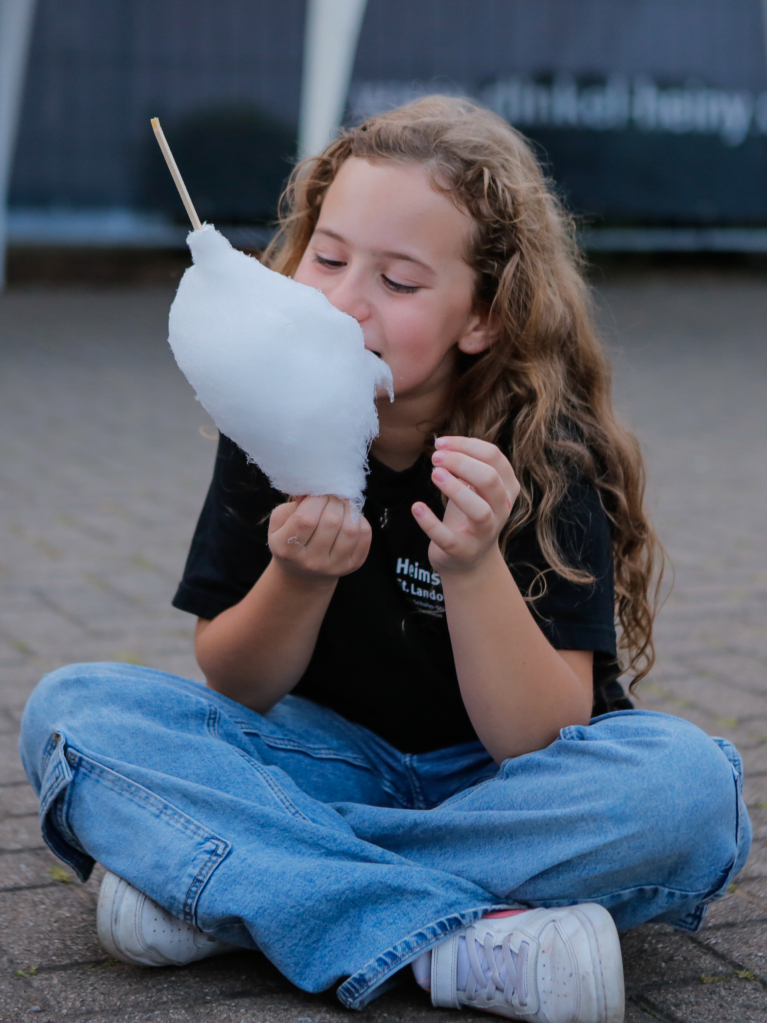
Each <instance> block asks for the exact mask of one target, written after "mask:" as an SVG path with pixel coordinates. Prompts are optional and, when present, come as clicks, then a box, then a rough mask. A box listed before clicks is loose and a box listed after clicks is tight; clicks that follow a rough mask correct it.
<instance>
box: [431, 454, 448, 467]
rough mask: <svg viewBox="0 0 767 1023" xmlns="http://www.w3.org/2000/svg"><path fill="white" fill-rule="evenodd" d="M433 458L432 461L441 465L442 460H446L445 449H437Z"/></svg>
mask: <svg viewBox="0 0 767 1023" xmlns="http://www.w3.org/2000/svg"><path fill="white" fill-rule="evenodd" d="M431 460H432V462H433V463H434V464H435V465H439V464H440V462H444V461H445V452H444V451H435V452H434V454H433V455H432V456H431Z"/></svg>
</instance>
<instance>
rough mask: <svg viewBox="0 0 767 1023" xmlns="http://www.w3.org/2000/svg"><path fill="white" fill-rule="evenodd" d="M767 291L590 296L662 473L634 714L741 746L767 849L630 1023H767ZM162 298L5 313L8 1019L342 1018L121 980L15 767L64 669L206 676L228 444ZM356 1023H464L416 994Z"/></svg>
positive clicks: (1, 751) (642, 280)
mask: <svg viewBox="0 0 767 1023" xmlns="http://www.w3.org/2000/svg"><path fill="white" fill-rule="evenodd" d="M765 283H766V282H763V281H762V280H759V279H756V278H751V279H749V278H746V277H736V276H726V275H722V274H719V275H715V274H710V275H708V276H706V275H705V274H702V273H697V274H695V275H687V276H685V275H684V274H677V275H676V276H670V275H665V276H659V275H655V276H653V275H652V274H650V275H648V274H645V275H644V276H635V277H623V278H616V277H613V278H612V279H610V280H608V281H607V282H606V283H603V285H602V287H601V289H600V301H601V304H602V308H603V318H604V322H605V325H606V330H607V333H608V335H609V336H610V338H611V343H612V345H613V348H614V350H615V367H616V381H617V390H618V400H619V405H620V407H621V409H622V410H623V412H624V415H625V416H626V417H627V418H628V419H629V421H630V422H631V423H632V424H633V425H634V427H635V428H636V430H637V431H638V433H639V435H640V437H641V439H642V442H643V444H644V447H645V449H646V452H647V455H648V458H649V464H650V475H651V504H652V507H653V509H654V512H655V516H656V520H657V523H658V526H659V528H660V532H661V534H662V537H663V539H664V541H665V543H666V546H667V548H668V551H669V554H670V556H671V559H672V561H673V564H674V569H675V577H676V578H675V585H674V588H673V592H672V593H671V596H670V597H669V598H668V600H667V601H666V604H665V606H664V608H663V611H662V612H661V615H660V619H659V628H658V636H659V648H660V657H659V663H658V666H657V668H656V670H655V672H654V674H653V676H652V680H651V681H650V682H649V683H648V684H646V685H645V686H644V688H643V691H642V692H643V702H642V704H641V705H642V706H647V707H650V708H654V709H658V710H664V711H668V712H670V713H672V714H678V715H681V716H682V717H685V718H688V719H690V720H692V721H694V722H696V723H698V724H699V725H701V726H702V727H703V728H704V729H706V730H707V731H709V732H711V733H713V734H720V735H724V736H726V737H728V738H730V739H732V740H733V741H735V742H736V744H737V745H738V746H739V748H740V749H741V751H742V752H743V754H744V758H745V761H746V765H747V772H748V780H747V785H746V789H747V799H748V803H749V806H750V808H751V813H752V816H753V821H754V826H755V835H756V839H755V844H754V851H753V853H752V856H751V859H750V861H749V863H748V865H747V866H746V869H745V870H744V872H743V873H742V875H741V877H740V878H739V879H738V881H737V883H735V884H734V885H733V886H732V891H731V893H730V894H728V895H727V896H726V897H725V898H724V899H723V900H722V901H721V902H720V903H718V904H717V905H716V906H714V907H713V909H712V911H711V912H710V915H709V917H708V920H707V923H706V926H705V927H704V929H703V930H702V931H701V932H700V933H699V934H697V935H692V936H691V935H684V934H681V933H678V932H674V931H672V930H670V929H669V928H667V927H665V926H653V925H648V926H645V927H643V928H640V929H638V930H637V931H635V932H632V933H630V934H628V935H626V936H625V940H624V950H625V961H626V977H627V990H628V994H629V1007H628V1013H627V1018H628V1020H629V1021H631V1023H639V1021H640V1020H641V1021H646V1023H649V1021H650V1020H651V1019H656V1020H657V1019H660V1020H665V1021H667V1023H682V1021H684V1023H698V1021H700V1023H703V1021H711V1023H748V1021H754V1023H756V1021H764V1020H765V1019H767V941H765V937H766V936H767V843H766V842H765V838H767V784H765V778H766V777H767V679H766V678H765V665H767V618H766V617H765V610H766V609H767V523H766V522H765V515H764V509H765V507H766V506H767V473H765V462H766V458H765V451H766V450H767V449H766V448H765V441H766V440H767V421H766V420H765V402H764V380H765V372H766V371H767V348H766V346H765V343H764V324H765V322H766V321H767V288H766V287H765ZM170 298H171V295H170V292H168V291H166V290H163V289H151V288H144V289H132V290H129V289H125V290H118V289H115V290H109V291H103V290H102V291H97V290H93V291H89V290H87V289H83V288H80V289H76V288H73V289H70V290H55V289H49V290H17V291H11V292H10V293H8V294H6V295H5V296H4V297H3V298H2V299H1V300H0V332H1V334H0V337H1V340H2V349H1V351H2V363H1V365H2V372H1V374H0V495H1V500H2V515H1V516H0V587H1V588H2V600H1V602H0V694H1V695H0V960H1V962H0V1020H3V1021H14V1023H16V1021H24V1020H40V1021H46V1020H47V1021H63V1020H70V1019H72V1020H82V1021H87V1023H102V1021H103V1023H106V1021H110V1023H112V1021H114V1023H119V1021H125V1023H128V1021H142V1023H143V1021H149V1020H157V1019H159V1020H161V1021H163V1023H164V1021H168V1023H170V1021H187V1020H189V1021H196V1020H199V1021H209V1020H210V1021H212V1020H216V1023H229V1021H234V1020H237V1021H240V1020H245V1021H253V1023H257V1021H261V1023H272V1021H273V1023H278V1021H283V1020H284V1021H288V1020H290V1021H296V1023H301V1021H303V1023H309V1021H312V1023H314V1021H317V1023H319V1021H330V1020H335V1019H339V1020H340V1019H342V1018H348V1013H346V1012H345V1011H344V1010H343V1009H341V1008H340V1007H339V1005H338V1003H337V1002H336V1001H335V998H334V996H333V995H332V994H326V995H321V996H312V997H310V996H307V995H304V994H302V993H301V992H299V991H297V990H295V989H294V988H293V987H291V986H290V985H289V984H288V983H287V982H286V981H284V980H283V979H282V978H281V977H280V976H279V975H278V974H277V973H276V972H275V970H274V969H273V968H272V967H271V966H270V965H269V964H268V963H267V962H266V961H265V960H264V959H263V958H261V957H259V956H258V955H256V954H245V953H243V954H235V955H230V956H225V957H222V958H221V959H218V960H212V961H210V960H209V961H207V962H203V963H200V964H197V965H194V966H191V967H188V968H185V969H178V970H174V969H164V970H147V971H141V970H137V969H132V968H130V967H127V966H124V965H122V964H119V963H116V962H114V961H113V960H109V959H107V958H106V957H105V955H104V953H103V952H102V950H101V949H100V948H99V946H98V944H97V943H96V940H95V931H94V907H95V899H96V893H97V886H98V881H99V874H98V872H97V873H96V875H95V876H94V877H93V878H92V879H91V880H90V881H89V882H88V883H87V884H85V885H81V884H80V883H79V882H76V881H75V880H74V878H73V877H72V875H71V874H70V872H69V870H68V869H66V868H63V867H62V866H60V865H59V864H58V863H57V861H56V860H55V859H54V857H53V856H52V855H51V854H50V853H49V852H48V851H47V849H46V848H45V846H44V845H43V842H42V840H41V838H40V833H39V830H38V824H37V817H36V800H35V798H34V795H33V793H32V791H31V789H30V788H29V786H28V784H27V783H26V781H25V779H24V775H23V772H22V769H21V766H20V764H19V761H18V756H17V753H16V733H17V726H18V722H19V718H20V714H21V711H22V707H23V705H24V701H25V699H26V697H27V695H28V694H29V692H30V690H31V688H32V686H33V685H34V683H35V682H36V680H37V679H38V678H39V677H40V675H41V674H42V673H43V672H44V671H46V670H48V669H51V668H54V667H56V666H57V665H60V664H63V663H66V662H70V661H76V660H100V659H115V660H123V661H127V662H130V663H142V664H149V665H152V666H154V667H157V668H163V669H166V670H169V671H172V672H177V673H180V674H187V675H191V676H196V677H199V675H198V671H197V668H196V666H195V664H194V661H193V659H192V655H191V638H192V622H191V620H190V619H189V617H188V616H186V615H184V614H182V613H180V612H177V611H175V610H173V609H172V608H171V607H170V605H169V600H170V596H171V594H172V592H173V589H174V586H175V583H176V581H177V579H178V577H179V573H180V570H181V567H182V564H183V560H184V556H185V551H186V546H187V543H188V540H189V537H190V533H191V530H192V526H193V523H194V520H195V517H196V515H197V512H198V510H199V507H200V503H201V500H202V497H203V493H204V490H205V487H206V485H207V479H208V476H209V472H210V468H211V463H212V458H213V453H214V443H213V441H212V440H211V439H210V438H211V436H212V432H211V426H210V423H209V421H208V419H207V418H206V416H205V414H204V413H203V411H202V409H201V408H200V407H199V405H197V404H196V403H195V401H194V400H193V398H192V396H191V394H190V391H189V389H188V387H187V385H186V383H185V381H184V380H183V379H182V377H181V375H180V374H179V373H178V371H177V370H176V369H175V366H174V365H173V362H172V359H171V357H170V355H169V352H168V350H167V346H166V344H165V326H164V322H165V317H166V313H167V308H168V304H169V301H170ZM705 840H706V836H705V834H702V835H701V841H702V842H705ZM469 1015H470V1014H469ZM363 1018H365V1019H368V1020H374V1021H380V1020H384V1019H407V1020H413V1021H421V1020H422V1021H424V1023H426V1021H427V1020H431V1021H434V1023H439V1021H440V1020H444V1021H448V1020H450V1019H455V1018H456V1017H455V1015H454V1014H453V1013H451V1012H447V1011H446V1012H442V1011H441V1010H440V1011H435V1010H431V1009H430V1008H429V1007H428V1005H427V1004H425V1000H424V998H423V996H422V994H421V993H420V992H419V991H418V990H417V989H415V988H414V987H413V986H404V987H402V988H400V989H398V990H395V991H394V992H392V993H390V994H388V995H385V996H384V997H383V998H381V999H380V1000H379V1001H377V1002H375V1003H374V1004H373V1005H372V1006H371V1007H370V1008H369V1009H368V1010H366V1012H365V1013H364V1016H363ZM476 1018H479V1017H476ZM482 1018H486V1017H484V1016H483V1017H482Z"/></svg>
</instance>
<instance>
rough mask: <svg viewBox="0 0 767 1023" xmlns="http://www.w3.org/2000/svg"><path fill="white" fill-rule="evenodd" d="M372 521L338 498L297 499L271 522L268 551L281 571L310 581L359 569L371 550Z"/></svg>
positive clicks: (279, 510) (278, 510)
mask: <svg viewBox="0 0 767 1023" xmlns="http://www.w3.org/2000/svg"><path fill="white" fill-rule="evenodd" d="M370 537H371V531H370V523H369V522H368V521H367V519H366V518H365V517H364V516H363V515H359V516H357V518H356V521H355V519H354V518H353V517H352V510H351V506H350V504H349V502H348V501H342V500H341V499H340V498H338V497H297V498H296V499H295V500H293V501H288V502H287V503H286V504H279V505H277V507H276V508H275V509H274V511H273V512H272V514H271V517H270V519H269V549H270V550H271V552H272V557H273V558H274V560H275V562H277V564H278V565H279V566H280V568H281V569H282V570H283V571H285V572H287V573H288V574H289V575H293V576H299V577H301V578H303V579H304V580H305V581H310V580H312V579H314V580H316V581H323V580H324V581H326V582H327V581H335V580H336V579H338V577H339V576H342V575H348V574H349V573H350V572H354V571H356V569H358V568H359V567H360V566H361V565H362V564H363V562H364V561H365V558H366V557H367V554H368V550H369V549H370Z"/></svg>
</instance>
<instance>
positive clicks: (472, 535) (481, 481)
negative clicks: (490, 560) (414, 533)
mask: <svg viewBox="0 0 767 1023" xmlns="http://www.w3.org/2000/svg"><path fill="white" fill-rule="evenodd" d="M432 463H433V465H434V470H433V472H432V475H431V478H432V480H433V481H434V484H435V486H437V487H439V489H440V490H441V491H442V493H443V494H444V495H445V496H446V497H447V498H448V502H447V507H446V508H445V514H444V517H443V519H442V521H441V522H440V520H439V519H438V518H437V516H436V515H435V514H434V512H433V511H432V510H431V508H429V507H428V506H427V505H425V504H424V503H423V502H421V501H418V502H416V503H415V504H414V505H413V509H412V510H413V515H414V516H415V518H416V521H417V522H418V524H419V526H420V527H421V529H423V531H424V533H426V535H427V536H428V537H429V539H430V540H431V544H430V545H429V561H430V562H431V566H432V568H433V569H434V570H435V571H436V572H439V573H440V574H444V573H449V572H466V571H471V570H472V569H473V568H476V567H477V566H478V565H479V564H480V563H481V562H482V561H483V560H484V558H485V556H486V555H487V554H488V553H489V552H490V551H491V550H492V548H493V547H495V545H496V544H497V542H498V536H499V534H500V532H501V530H502V529H503V524H504V523H505V522H506V520H507V519H508V517H509V513H510V512H511V509H512V507H513V505H514V502H515V501H516V499H517V495H518V494H519V483H518V482H517V477H516V476H515V475H514V470H513V469H512V468H511V464H510V462H509V460H508V458H506V456H505V455H504V454H503V453H502V452H501V451H500V449H499V448H497V447H496V446H495V444H490V443H488V442H487V441H484V440H477V439H476V438H473V437H439V438H438V440H437V443H436V451H435V452H434V454H433V455H432Z"/></svg>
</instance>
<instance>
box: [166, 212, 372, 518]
mask: <svg viewBox="0 0 767 1023" xmlns="http://www.w3.org/2000/svg"><path fill="white" fill-rule="evenodd" d="M188 242H189V247H190V249H191V250H192V258H193V260H194V266H192V267H190V268H189V269H188V270H187V271H186V273H185V274H184V276H183V278H182V280H181V284H180V285H179V289H178V293H177V295H176V298H175V300H174V302H173V305H172V306H171V310H170V322H169V334H170V336H169V341H170V346H171V348H172V349H173V354H174V355H175V357H176V362H177V363H178V365H179V367H180V368H181V370H182V371H183V373H184V375H185V376H186V378H187V380H188V381H189V383H190V384H191V385H192V387H193V388H194V390H195V391H196V393H197V397H198V399H199V400H200V402H201V403H202V405H203V407H204V408H205V409H206V411H207V412H209V413H210V415H211V416H212V418H213V420H214V422H215V423H216V426H218V428H219V430H221V432H222V433H224V434H226V436H227V437H230V438H231V439H232V440H233V441H234V442H235V444H237V445H238V446H239V447H240V448H242V450H243V451H245V453H246V454H247V455H248V457H249V458H250V459H251V461H253V462H256V464H257V465H258V466H259V467H260V468H261V469H262V470H263V471H264V472H265V473H266V475H267V476H268V477H269V479H270V480H271V481H272V483H273V485H274V486H275V487H276V488H277V489H278V490H280V491H282V493H285V494H335V495H337V496H338V497H341V498H348V499H349V500H350V501H351V502H352V503H353V504H354V506H355V507H356V508H361V506H362V500H363V498H362V494H363V491H364V489H365V473H366V468H367V454H368V448H369V446H370V443H371V441H372V440H373V438H374V437H376V436H377V435H378V415H377V412H376V407H375V402H374V398H375V395H376V391H377V390H378V389H380V388H385V389H386V390H388V392H389V396H390V397H391V396H392V376H391V371H390V369H389V367H388V366H387V365H386V364H385V363H384V362H382V361H381V360H380V359H379V358H378V357H377V356H375V355H374V354H373V353H372V352H370V351H367V350H366V348H365V341H364V337H363V334H362V329H361V327H360V325H359V324H358V323H357V321H356V320H355V319H354V318H353V317H351V316H347V314H346V313H342V312H340V311H339V310H338V309H335V308H334V307H333V306H332V305H331V304H330V302H329V301H328V300H327V299H326V298H325V296H324V295H323V294H322V292H320V291H317V290H316V289H315V288H310V287H307V286H306V285H305V284H298V283H297V282H296V281H293V280H291V279H290V278H289V277H283V276H282V275H281V274H278V273H275V272H274V271H273V270H268V269H267V268H266V267H265V266H262V265H261V263H259V262H258V260H256V259H254V258H253V257H251V256H246V255H245V254H244V253H243V252H238V251H237V250H236V249H233V248H232V246H231V245H230V244H229V242H228V241H227V240H226V238H224V237H223V235H221V234H220V233H219V232H218V231H216V230H215V228H213V227H211V226H209V225H207V224H206V225H204V226H203V228H202V230H201V231H192V232H191V233H190V234H189V237H188Z"/></svg>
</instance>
